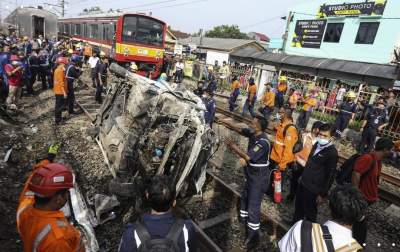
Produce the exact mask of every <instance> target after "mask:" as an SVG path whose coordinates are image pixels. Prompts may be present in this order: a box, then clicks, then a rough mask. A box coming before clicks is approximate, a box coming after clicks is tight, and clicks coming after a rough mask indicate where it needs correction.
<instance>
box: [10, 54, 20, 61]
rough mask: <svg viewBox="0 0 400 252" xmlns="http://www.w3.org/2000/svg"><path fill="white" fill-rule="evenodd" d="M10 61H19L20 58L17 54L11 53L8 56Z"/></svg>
mask: <svg viewBox="0 0 400 252" xmlns="http://www.w3.org/2000/svg"><path fill="white" fill-rule="evenodd" d="M10 61H20V58H19V57H18V56H17V55H15V54H13V55H11V57H10Z"/></svg>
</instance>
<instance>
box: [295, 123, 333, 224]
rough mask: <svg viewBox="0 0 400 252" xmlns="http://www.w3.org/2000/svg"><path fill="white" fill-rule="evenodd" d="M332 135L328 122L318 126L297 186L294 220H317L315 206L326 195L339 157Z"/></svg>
mask: <svg viewBox="0 0 400 252" xmlns="http://www.w3.org/2000/svg"><path fill="white" fill-rule="evenodd" d="M332 136H333V132H332V126H331V125H330V124H328V123H326V124H323V125H322V126H321V127H320V128H319V133H318V138H317V143H316V144H314V146H313V148H312V150H311V152H310V156H309V157H308V160H307V163H306V166H305V167H304V171H303V175H302V176H301V178H300V182H299V185H298V187H297V192H296V203H295V213H294V216H293V220H294V221H298V220H301V219H303V218H305V219H307V220H309V221H312V222H316V221H317V214H318V209H317V206H318V204H320V203H321V202H322V200H323V198H325V197H326V196H327V195H328V191H329V188H330V187H331V185H332V182H333V179H334V175H335V171H336V165H337V162H338V159H339V157H338V151H337V149H336V147H335V146H334V145H333V142H332Z"/></svg>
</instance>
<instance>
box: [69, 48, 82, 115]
mask: <svg viewBox="0 0 400 252" xmlns="http://www.w3.org/2000/svg"><path fill="white" fill-rule="evenodd" d="M81 60H82V58H81V56H78V55H72V57H71V60H70V63H69V65H68V66H67V70H66V71H65V75H66V78H67V89H68V97H67V105H68V114H70V115H72V114H74V113H75V111H74V103H75V90H74V82H75V80H77V79H78V78H79V76H80V75H81V74H82V71H81V70H80V69H79V68H78V63H79V62H80V61H81Z"/></svg>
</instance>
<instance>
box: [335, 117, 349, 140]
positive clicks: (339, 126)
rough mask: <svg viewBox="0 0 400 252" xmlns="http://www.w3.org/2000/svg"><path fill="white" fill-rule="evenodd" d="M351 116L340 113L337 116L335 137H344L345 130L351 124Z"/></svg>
mask: <svg viewBox="0 0 400 252" xmlns="http://www.w3.org/2000/svg"><path fill="white" fill-rule="evenodd" d="M350 119H351V117H350V116H345V115H339V116H338V117H336V121H335V124H334V125H333V127H334V129H335V137H342V134H343V131H344V130H345V129H346V128H347V126H348V125H349V122H350Z"/></svg>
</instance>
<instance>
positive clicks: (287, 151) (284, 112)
mask: <svg viewBox="0 0 400 252" xmlns="http://www.w3.org/2000/svg"><path fill="white" fill-rule="evenodd" d="M278 116H279V118H280V120H281V122H280V124H279V125H278V126H276V128H275V129H276V135H275V140H274V143H273V146H272V151H271V168H272V169H275V170H279V171H280V172H281V177H282V182H281V183H282V185H284V179H285V175H286V170H287V169H295V166H296V163H295V161H296V157H295V155H294V153H293V147H294V145H295V143H296V142H297V140H298V138H299V136H298V132H297V129H296V126H295V125H294V124H293V117H292V111H291V110H290V109H285V108H283V107H282V108H280V109H279V111H278ZM271 184H272V183H271Z"/></svg>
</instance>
